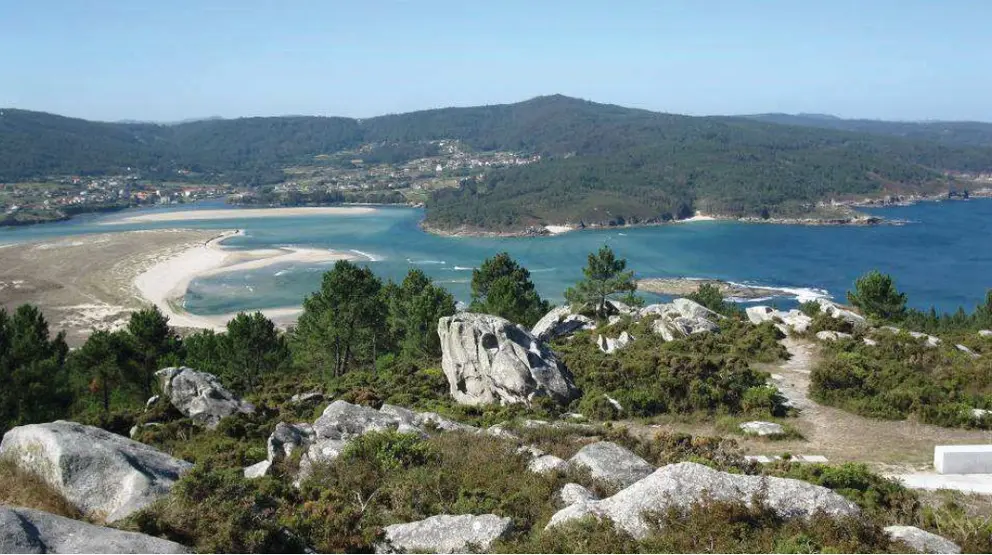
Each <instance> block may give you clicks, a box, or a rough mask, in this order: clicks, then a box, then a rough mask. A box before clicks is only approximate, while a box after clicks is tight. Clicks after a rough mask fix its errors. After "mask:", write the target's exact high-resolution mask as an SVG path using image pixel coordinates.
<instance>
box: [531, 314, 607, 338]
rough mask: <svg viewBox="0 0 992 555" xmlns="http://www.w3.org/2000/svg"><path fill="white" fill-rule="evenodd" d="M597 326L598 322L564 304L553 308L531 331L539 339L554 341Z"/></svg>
mask: <svg viewBox="0 0 992 555" xmlns="http://www.w3.org/2000/svg"><path fill="white" fill-rule="evenodd" d="M595 328H596V322H595V321H593V319H592V318H589V317H587V316H583V315H581V314H575V313H573V312H572V309H571V307H570V306H568V305H564V306H559V307H556V308H553V309H551V311H550V312H548V313H547V314H545V315H544V316H543V317H542V318H541V319H540V320H538V321H537V323H536V324H534V327H533V328H532V329H531V330H530V333H531V334H532V335H533V336H534V337H536V338H537V339H538V340H539V341H552V340H554V339H557V338H559V337H566V336H569V335H572V334H574V333H575V332H577V331H579V330H591V329H595Z"/></svg>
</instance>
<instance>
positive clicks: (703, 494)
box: [547, 462, 859, 538]
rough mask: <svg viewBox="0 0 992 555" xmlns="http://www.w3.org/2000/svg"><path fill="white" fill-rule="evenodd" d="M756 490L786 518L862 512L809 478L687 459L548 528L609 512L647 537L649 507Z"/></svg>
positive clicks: (742, 497)
mask: <svg viewBox="0 0 992 555" xmlns="http://www.w3.org/2000/svg"><path fill="white" fill-rule="evenodd" d="M756 495H760V496H763V498H764V502H765V503H766V504H767V506H768V507H770V508H771V509H772V510H774V511H775V512H776V513H778V514H779V515H780V516H781V517H783V518H798V517H809V516H811V515H813V514H815V513H817V512H818V511H823V512H824V513H826V514H827V515H829V516H846V515H855V514H857V513H858V512H859V511H858V508H857V506H856V505H855V504H854V503H852V502H850V501H848V500H847V499H845V498H843V497H842V496H840V495H839V494H837V493H834V492H833V491H831V490H829V489H827V488H825V487H822V486H816V485H813V484H810V483H808V482H802V481H800V480H793V479H788V478H771V477H766V476H747V475H742V474H730V473H727V472H721V471H719V470H714V469H712V468H709V467H707V466H704V465H701V464H697V463H691V462H683V463H678V464H670V465H668V466H665V467H662V468H660V469H658V470H656V471H655V472H654V473H652V474H651V475H650V476H648V477H646V478H644V479H642V480H640V481H638V482H636V483H634V484H632V485H630V486H629V487H627V488H626V489H624V490H621V491H620V492H618V493H617V494H615V495H613V496H612V497H607V498H606V499H603V500H600V501H589V502H584V503H575V504H573V505H570V506H568V507H566V508H564V509H562V510H561V511H558V512H557V513H555V515H554V516H553V517H551V521H550V522H549V523H548V526H547V528H554V527H555V526H559V525H561V524H563V523H565V522H569V521H572V520H575V519H579V518H583V517H585V516H590V515H591V516H595V517H597V518H607V519H609V520H611V521H612V522H613V524H614V525H615V526H616V527H618V528H620V529H621V530H624V531H626V532H627V533H629V534H630V535H632V536H634V537H635V538H643V537H645V536H646V535H647V534H648V533H649V532H650V525H649V524H648V522H647V521H646V520H645V518H644V513H645V512H660V511H665V510H667V509H669V508H672V507H676V508H680V509H686V508H689V507H690V506H692V505H693V504H695V503H702V502H706V501H708V500H712V501H731V502H739V503H745V504H750V503H751V502H752V501H753V500H754V499H755V496H756Z"/></svg>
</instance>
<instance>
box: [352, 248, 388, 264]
mask: <svg viewBox="0 0 992 555" xmlns="http://www.w3.org/2000/svg"><path fill="white" fill-rule="evenodd" d="M351 252H353V253H355V254H357V255H360V256H364V257H365V258H367V259H368V261H369V262H379V261H380V260H382V259H381V258H379V257H378V256H376V255H374V254H369V253H367V252H363V251H360V250H358V249H351Z"/></svg>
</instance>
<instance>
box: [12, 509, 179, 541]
mask: <svg viewBox="0 0 992 555" xmlns="http://www.w3.org/2000/svg"><path fill="white" fill-rule="evenodd" d="M0 552H2V553H189V550H188V549H186V548H185V547H184V546H182V545H180V544H178V543H175V542H171V541H168V540H163V539H160V538H155V537H152V536H147V535H145V534H139V533H137V532H125V531H123V530H116V529H114V528H106V527H104V526H95V525H93V524H89V523H86V522H81V521H78V520H73V519H71V518H65V517H62V516H58V515H53V514H51V513H46V512H44V511H37V510H34V509H24V508H21V507H8V506H5V505H0Z"/></svg>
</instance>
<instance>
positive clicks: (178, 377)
mask: <svg viewBox="0 0 992 555" xmlns="http://www.w3.org/2000/svg"><path fill="white" fill-rule="evenodd" d="M155 375H156V376H157V377H158V379H159V383H160V384H161V386H162V393H163V394H164V395H165V396H166V397H168V398H169V402H170V403H172V406H174V407H176V409H177V410H179V412H181V413H183V414H184V415H185V416H188V417H189V418H191V419H193V421H194V422H198V423H200V424H203V425H204V426H206V427H207V428H211V429H212V428H216V427H217V424H218V423H220V420H221V419H222V418H224V417H227V416H230V415H232V414H234V413H236V412H238V413H243V414H250V413H253V412H255V406H254V405H252V404H251V403H248V402H245V401H243V400H241V398H239V397H238V396H236V395H234V394H233V393H231V392H230V391H228V390H227V388H225V387H224V386H223V385H221V383H220V380H218V379H217V377H216V376H214V375H213V374H208V373H206V372H197V371H196V370H193V369H192V368H187V367H185V366H183V367H179V368H174V367H173V368H163V369H162V370H159V371H158V372H156V373H155Z"/></svg>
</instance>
